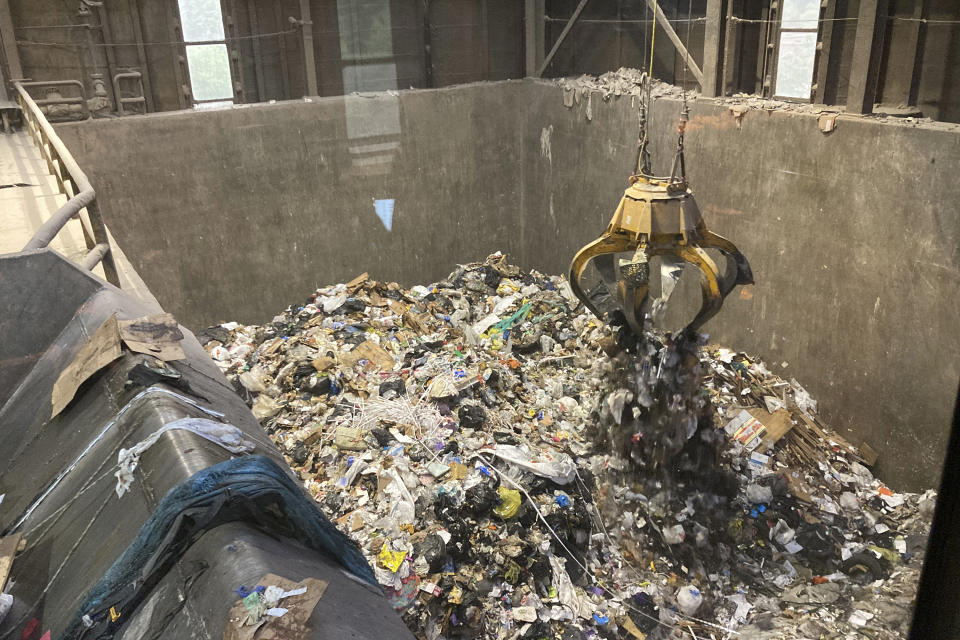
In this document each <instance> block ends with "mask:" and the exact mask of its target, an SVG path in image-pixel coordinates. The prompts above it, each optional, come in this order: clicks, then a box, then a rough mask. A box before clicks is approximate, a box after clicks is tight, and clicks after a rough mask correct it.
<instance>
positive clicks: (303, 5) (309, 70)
mask: <svg viewBox="0 0 960 640" xmlns="http://www.w3.org/2000/svg"><path fill="white" fill-rule="evenodd" d="M300 29H301V32H302V33H303V67H304V72H305V75H306V78H307V95H308V96H315V95H317V61H316V59H315V58H314V54H313V20H311V19H310V0H300Z"/></svg>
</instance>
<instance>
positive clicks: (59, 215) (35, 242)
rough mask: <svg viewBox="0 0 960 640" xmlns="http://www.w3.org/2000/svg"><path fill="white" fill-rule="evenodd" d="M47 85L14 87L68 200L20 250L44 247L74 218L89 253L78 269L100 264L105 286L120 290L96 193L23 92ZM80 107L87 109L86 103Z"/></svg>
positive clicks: (51, 169)
mask: <svg viewBox="0 0 960 640" xmlns="http://www.w3.org/2000/svg"><path fill="white" fill-rule="evenodd" d="M50 84H51V83H50V82H21V81H14V83H13V86H14V87H15V88H16V90H17V94H18V96H17V98H18V100H19V101H20V107H21V109H22V110H23V120H24V123H25V124H26V125H27V129H29V130H30V134H31V135H32V136H33V139H34V141H35V142H36V143H37V146H38V147H39V148H40V151H41V153H43V158H44V160H46V161H47V168H48V169H49V170H50V173H51V174H53V176H54V178H56V180H57V185H58V186H59V187H60V191H61V192H62V193H63V194H65V195H66V196H67V198H69V199H68V200H67V202H66V204H64V205H63V206H62V207H60V208H59V209H58V210H57V211H56V212H55V213H54V214H53V215H52V216H50V219H49V220H47V221H46V222H45V223H44V224H43V226H41V227H40V228H39V229H38V230H37V232H36V233H35V234H34V235H33V237H32V238H31V239H30V241H29V242H28V243H27V244H26V246H24V247H23V250H24V251H27V250H30V249H42V248H43V247H46V246H47V245H49V244H50V242H51V241H52V240H53V239H54V238H55V237H56V236H57V234H58V233H60V230H61V229H63V227H64V226H65V225H66V224H67V223H68V222H69V221H70V220H72V219H73V218H74V217H77V218H78V219H79V220H80V226H81V227H82V229H83V239H84V242H85V243H86V245H87V251H88V252H89V253H87V255H86V257H84V258H83V260H81V261H80V266H81V267H83V268H84V269H87V270H88V271H92V270H93V268H94V267H96V266H97V265H98V264H100V263H101V262H102V263H103V274H104V276H106V279H107V282H109V283H110V284H113V285H115V286H118V287H119V286H120V278H119V277H118V275H117V267H116V264H115V263H114V260H113V252H112V250H111V248H110V240H109V239H108V237H107V228H106V227H105V226H104V224H103V217H102V216H101V215H100V206H99V205H98V204H97V193H96V192H95V191H94V190H93V186H92V185H91V184H90V181H89V180H88V179H87V175H86V174H85V173H84V172H83V171H82V170H81V169H80V167H79V166H78V165H77V161H76V160H74V159H73V156H72V155H71V154H70V151H69V150H68V149H67V147H66V145H64V144H63V141H62V140H60V136H58V135H57V133H56V131H54V129H53V126H52V125H51V124H50V123H49V122H48V121H47V118H46V117H45V116H44V115H43V112H42V111H40V107H39V105H38V104H37V101H35V100H34V99H33V98H32V97H30V94H29V93H27V90H26V87H30V86H49V85H50ZM83 104H84V106H86V101H84V103H83ZM84 209H86V211H87V216H86V218H87V219H86V221H84V219H83V216H81V215H80V212H81V211H83V210H84ZM88 226H89V229H88Z"/></svg>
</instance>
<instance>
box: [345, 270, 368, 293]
mask: <svg viewBox="0 0 960 640" xmlns="http://www.w3.org/2000/svg"><path fill="white" fill-rule="evenodd" d="M369 279H370V274H369V273H367V272H366V271H364V272H363V273H361V274H360V275H358V276H357V277H356V278H354V279H353V280H351V281H350V282H348V283H347V291H349V292H350V293H353V292H354V291H356V290H357V289H359V288H360V286H361V285H362V284H363V283H364V282H366V281H367V280H369Z"/></svg>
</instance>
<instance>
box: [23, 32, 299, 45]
mask: <svg viewBox="0 0 960 640" xmlns="http://www.w3.org/2000/svg"><path fill="white" fill-rule="evenodd" d="M299 31H300V29H286V30H284V31H273V32H271V33H254V34H250V35H246V36H231V37H229V38H223V39H222V40H196V41H193V42H185V41H182V40H178V41H175V42H173V41H172V42H94V43H92V44H93V46H94V47H138V46H144V47H164V46H188V47H189V46H196V45H209V44H226V43H228V42H236V41H242V40H256V39H259V38H275V37H277V36H285V35H289V34H291V33H297V32H299ZM17 44H22V45H28V46H37V47H76V48H82V49H85V48H87V47H88V46H90V44H88V43H80V42H43V41H39V40H17Z"/></svg>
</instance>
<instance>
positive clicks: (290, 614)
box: [223, 573, 328, 640]
mask: <svg viewBox="0 0 960 640" xmlns="http://www.w3.org/2000/svg"><path fill="white" fill-rule="evenodd" d="M257 584H260V585H263V586H272V585H275V586H277V587H280V588H281V589H283V590H284V591H299V590H300V589H302V588H306V591H304V592H303V593H299V594H297V595H290V596H287V597H286V598H283V599H282V600H280V603H279V604H278V605H277V609H278V612H279V609H281V608H282V609H286V612H285V613H283V614H282V615H280V616H279V617H275V616H272V615H268V616H264V617H263V619H262V620H260V621H259V622H258V623H256V624H253V625H247V626H240V625H241V623H242V622H243V620H244V619H245V618H246V615H247V611H246V607H244V604H243V601H242V600H237V602H236V604H234V605H233V608H232V609H230V613H229V616H230V617H229V619H228V622H227V628H226V629H224V632H223V640H289V639H291V638H308V637H310V633H309V632H310V624H309V621H310V616H311V614H313V610H314V609H316V607H317V603H318V602H320V599H321V598H322V597H323V594H324V592H325V591H326V590H327V585H328V583H327V581H326V580H317V579H316V578H307V579H306V580H303V581H302V582H294V581H293V580H288V579H287V578H282V577H280V576H277V575H274V574H272V573H268V574H267V575H265V576H263V577H262V578H260V580H259V582H257Z"/></svg>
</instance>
